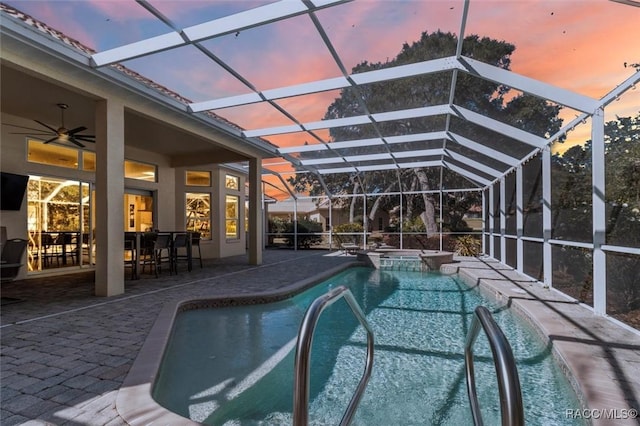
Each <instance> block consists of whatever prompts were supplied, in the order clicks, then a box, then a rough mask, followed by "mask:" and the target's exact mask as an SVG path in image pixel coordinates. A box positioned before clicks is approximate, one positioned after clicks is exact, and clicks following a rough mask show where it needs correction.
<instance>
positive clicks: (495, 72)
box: [459, 56, 598, 114]
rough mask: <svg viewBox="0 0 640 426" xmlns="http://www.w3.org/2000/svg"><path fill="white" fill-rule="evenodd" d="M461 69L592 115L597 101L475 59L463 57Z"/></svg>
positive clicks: (460, 61)
mask: <svg viewBox="0 0 640 426" xmlns="http://www.w3.org/2000/svg"><path fill="white" fill-rule="evenodd" d="M459 63H460V66H461V69H462V70H463V71H465V72H467V73H469V74H471V75H475V76H478V77H480V78H482V79H485V80H490V81H493V82H495V83H498V84H501V85H503V86H508V87H510V88H513V89H518V90H521V91H523V92H525V93H529V94H531V95H535V96H538V97H540V98H542V99H546V100H548V101H551V102H555V103H557V104H560V105H564V106H568V107H570V108H573V109H575V110H578V111H581V112H586V113H589V114H593V112H594V111H595V110H596V108H597V107H598V101H596V100H595V99H592V98H590V97H588V96H584V95H581V94H578V93H575V92H572V91H570V90H566V89H562V88H560V87H556V86H552V85H550V84H547V83H543V82H541V81H538V80H535V79H533V78H529V77H525V76H522V75H519V74H516V73H514V72H512V71H507V70H505V69H503V68H500V67H496V66H494V65H489V64H485V63H484V62H480V61H478V60H476V59H471V58H468V57H466V56H463V57H461V58H460V60H459Z"/></svg>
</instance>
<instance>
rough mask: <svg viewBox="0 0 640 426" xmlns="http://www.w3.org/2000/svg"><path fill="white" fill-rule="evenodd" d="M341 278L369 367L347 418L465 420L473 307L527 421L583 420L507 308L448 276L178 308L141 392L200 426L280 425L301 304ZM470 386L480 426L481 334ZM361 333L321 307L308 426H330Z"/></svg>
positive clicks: (372, 276)
mask: <svg viewBox="0 0 640 426" xmlns="http://www.w3.org/2000/svg"><path fill="white" fill-rule="evenodd" d="M338 285H346V286H347V287H349V288H350V289H351V291H352V292H353V294H354V296H355V297H356V300H358V301H359V303H360V305H361V307H362V309H363V311H364V312H365V314H366V316H367V320H368V321H369V323H370V325H371V327H372V329H373V332H374V335H375V359H374V365H373V374H372V376H371V379H370V381H369V385H368V387H367V390H366V392H365V395H364V397H363V399H362V401H361V403H360V406H359V408H358V411H357V412H356V415H355V418H354V420H353V423H352V424H354V425H364V426H375V425H381V426H388V425H456V426H457V425H467V424H473V420H472V417H471V411H470V408H469V400H468V397H467V391H466V382H465V367H464V342H465V337H466V334H467V330H468V328H469V326H470V324H471V320H472V318H473V311H474V309H475V308H476V307H477V306H479V305H483V306H486V307H487V308H489V309H490V310H491V311H492V312H493V313H494V318H495V319H496V322H497V323H498V324H499V325H500V327H502V329H503V331H504V333H505V335H506V336H507V338H508V339H509V342H510V344H511V346H512V349H513V353H514V355H515V357H516V361H517V365H518V372H519V376H520V381H521V386H522V394H523V401H524V405H525V421H526V423H527V424H528V425H544V426H548V425H570V424H583V423H582V422H581V420H580V419H568V418H566V417H565V413H566V410H568V409H576V408H580V404H579V402H578V399H577V397H576V395H575V392H574V391H573V390H572V388H571V387H570V385H569V383H568V381H567V380H566V378H565V377H564V375H563V373H562V371H561V370H560V368H559V367H558V366H557V365H556V364H555V363H554V360H553V357H552V355H551V350H550V347H547V346H545V344H543V343H542V341H541V339H540V338H539V336H538V335H537V334H536V333H535V332H534V331H533V330H532V329H531V328H530V326H529V325H528V324H527V323H525V322H524V321H522V319H520V318H519V317H517V316H516V315H513V314H512V313H511V312H510V309H509V308H508V307H506V306H504V305H502V304H500V303H498V302H495V301H491V300H488V299H487V298H485V297H483V296H482V295H481V294H480V292H479V291H478V290H476V289H472V288H469V287H468V286H467V285H466V284H464V283H463V282H461V281H459V280H458V279H457V278H455V277H451V276H444V275H440V274H436V273H420V272H403V271H382V270H372V269H369V268H351V269H349V270H347V271H345V272H343V273H341V274H338V275H337V276H335V277H333V278H331V279H330V280H328V281H326V282H324V283H322V284H320V285H318V286H316V287H314V288H312V289H310V290H308V291H306V292H304V293H302V294H300V295H298V296H296V297H294V298H292V299H289V300H286V301H282V302H278V303H272V304H268V305H251V306H241V307H225V308H211V309H196V310H190V311H185V312H182V313H180V314H179V315H178V316H177V318H176V322H175V324H174V328H173V332H172V336H171V338H170V341H169V344H168V346H167V349H166V352H165V354H164V359H163V363H162V367H161V369H160V372H159V374H158V378H157V380H156V383H155V385H154V388H153V396H154V398H155V399H156V401H157V402H158V403H160V404H161V405H163V406H164V407H166V408H167V409H169V410H171V411H174V412H176V413H178V414H180V415H182V416H185V417H189V418H191V419H193V420H195V421H198V422H202V423H206V424H211V425H229V426H230V425H280V424H282V425H285V424H291V411H292V401H293V394H292V390H293V359H294V355H295V343H296V337H297V332H298V328H299V325H300V323H301V320H302V317H303V316H304V313H305V311H306V309H307V307H308V306H309V304H310V303H311V302H312V301H313V300H314V299H315V298H316V297H318V296H320V295H321V294H324V293H325V292H326V291H327V290H328V289H329V288H331V287H335V286H338ZM474 354H475V363H474V366H475V374H476V386H477V390H478V396H479V398H480V404H481V408H482V413H483V418H484V421H485V424H500V408H499V407H500V405H499V397H498V389H497V380H496V377H495V370H494V364H493V361H492V358H491V350H490V349H489V345H488V342H487V340H486V338H485V337H484V334H483V333H482V332H481V334H480V336H479V337H478V340H477V342H476V345H475V346H474ZM365 358H366V333H365V331H364V329H363V328H362V327H361V326H360V325H359V324H358V322H357V321H356V319H355V318H354V317H353V315H352V314H351V311H350V309H349V307H348V306H347V304H346V302H344V300H340V301H338V302H336V303H335V304H334V305H332V306H330V307H329V308H327V309H326V310H325V311H324V312H323V314H322V316H321V318H320V321H319V323H318V327H317V329H316V332H315V334H314V341H313V348H312V357H311V383H310V403H309V424H311V425H335V424H338V423H339V421H340V419H341V418H342V415H343V413H344V410H345V409H346V407H347V405H348V403H349V400H350V399H351V397H352V395H353V392H354V390H355V388H356V386H357V384H358V381H359V380H360V377H361V375H362V372H363V370H364V364H365Z"/></svg>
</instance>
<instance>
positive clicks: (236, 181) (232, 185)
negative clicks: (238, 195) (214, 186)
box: [225, 175, 240, 189]
mask: <svg viewBox="0 0 640 426" xmlns="http://www.w3.org/2000/svg"><path fill="white" fill-rule="evenodd" d="M225 187H226V188H227V189H239V188H240V178H239V177H237V176H233V175H227V176H226V179H225Z"/></svg>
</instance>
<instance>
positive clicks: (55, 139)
mask: <svg viewBox="0 0 640 426" xmlns="http://www.w3.org/2000/svg"><path fill="white" fill-rule="evenodd" d="M57 140H58V135H56V136H54V137H52V138H51V139H49V140H48V141H44V142H43V143H49V142H53V141H57Z"/></svg>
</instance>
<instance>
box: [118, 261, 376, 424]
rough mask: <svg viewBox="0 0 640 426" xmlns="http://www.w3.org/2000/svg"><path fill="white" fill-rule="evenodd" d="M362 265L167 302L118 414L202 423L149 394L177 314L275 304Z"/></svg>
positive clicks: (123, 390)
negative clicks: (252, 289)
mask: <svg viewBox="0 0 640 426" xmlns="http://www.w3.org/2000/svg"><path fill="white" fill-rule="evenodd" d="M364 265H365V264H364V263H363V262H359V261H356V260H354V261H353V262H347V263H344V264H342V265H338V266H336V267H333V268H330V269H327V270H326V271H324V272H322V273H321V274H317V275H315V276H313V277H310V278H307V279H304V280H300V281H297V282H295V283H293V284H290V285H287V286H285V287H282V288H280V289H277V290H267V291H263V292H258V293H253V294H237V295H226V296H211V297H199V298H193V297H191V298H189V299H182V300H177V301H173V302H168V303H167V304H166V305H165V306H163V308H162V309H161V310H160V313H159V314H158V317H157V318H156V321H155V322H154V324H153V326H152V328H151V330H150V331H149V334H148V335H147V338H146V340H145V342H144V344H143V345H142V348H141V349H140V352H139V353H138V356H137V358H136V359H135V361H134V363H133V365H132V366H131V369H130V370H129V373H128V374H127V376H126V378H125V379H124V382H123V383H122V386H121V387H120V389H119V390H118V394H117V396H116V410H117V411H118V414H119V415H120V416H121V417H122V418H123V419H124V420H125V421H126V422H127V424H129V425H132V426H136V425H150V424H161V425H181V426H183V425H184V426H187V425H192V426H195V425H200V424H201V423H198V422H196V421H193V420H191V419H189V418H186V417H183V416H180V415H179V414H176V413H174V412H172V411H169V410H168V409H166V408H165V407H163V406H161V405H160V404H158V403H157V402H156V401H155V400H154V399H153V397H152V395H151V390H152V388H153V384H154V383H155V381H156V378H157V373H158V370H159V368H160V364H161V362H162V357H163V355H164V352H165V348H166V346H167V343H168V342H169V338H170V336H171V331H172V324H173V323H174V320H175V318H176V316H177V315H178V314H179V313H180V312H183V311H185V310H189V309H200V308H207V307H217V306H238V305H249V304H258V303H270V302H277V301H280V300H284V299H287V298H290V297H292V296H295V295H296V294H298V293H301V292H303V291H304V290H306V289H308V288H310V287H312V286H314V285H316V284H318V283H320V282H322V281H325V280H326V279H328V278H330V277H332V276H334V275H336V274H338V273H340V272H342V271H344V270H346V269H348V268H351V267H354V266H364Z"/></svg>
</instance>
